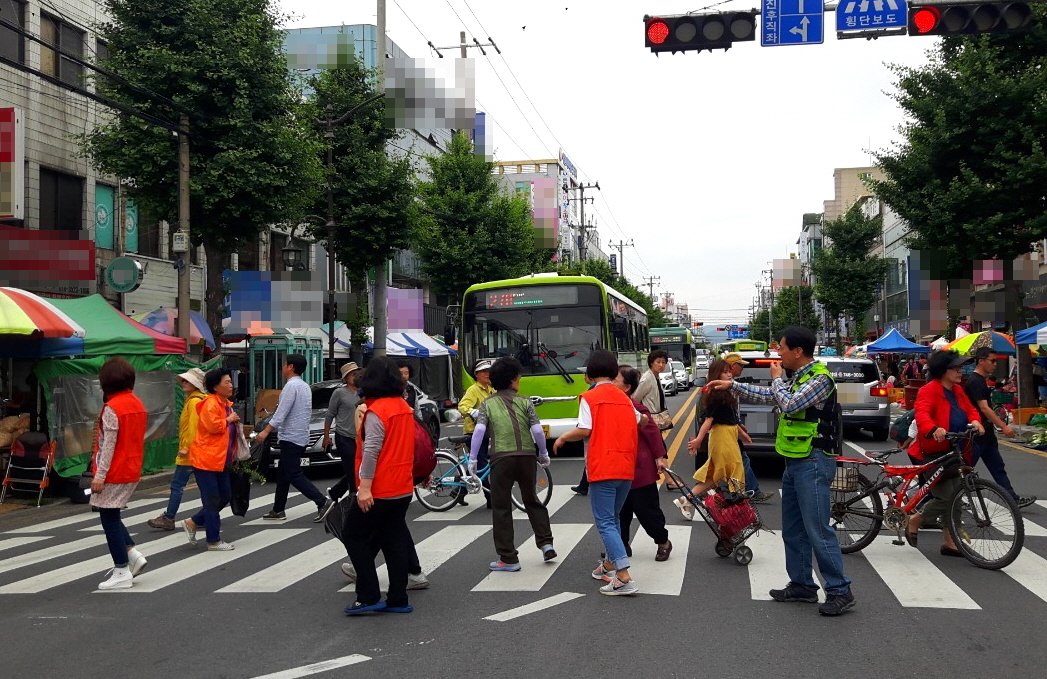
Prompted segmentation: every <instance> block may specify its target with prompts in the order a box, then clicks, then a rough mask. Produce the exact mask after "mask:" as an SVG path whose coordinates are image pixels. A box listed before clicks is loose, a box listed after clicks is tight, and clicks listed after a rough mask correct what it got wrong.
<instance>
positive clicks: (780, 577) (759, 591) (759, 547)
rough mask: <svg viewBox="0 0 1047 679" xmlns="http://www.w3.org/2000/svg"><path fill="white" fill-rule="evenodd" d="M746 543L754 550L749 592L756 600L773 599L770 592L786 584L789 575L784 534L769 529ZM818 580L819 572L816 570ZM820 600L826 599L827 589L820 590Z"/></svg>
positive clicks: (815, 576) (816, 580)
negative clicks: (786, 564)
mask: <svg viewBox="0 0 1047 679" xmlns="http://www.w3.org/2000/svg"><path fill="white" fill-rule="evenodd" d="M745 544H746V545H748V546H749V548H750V549H752V550H753V560H752V561H751V562H750V563H749V565H748V566H747V568H748V570H749V594H750V596H751V597H752V598H753V599H754V600H756V601H771V595H770V594H768V592H770V591H771V590H772V589H780V588H781V587H783V586H785V584H786V582H788V580H789V576H788V575H787V574H786V572H785V546H784V544H783V542H782V536H781V535H779V534H776V533H771V532H769V531H762V532H760V533H757V534H756V535H753V536H752V537H750V538H749V539H748V540H746V541H745ZM813 575H814V581H815V582H818V573H817V572H814V573H813ZM818 600H819V601H825V590H823V589H819V590H818Z"/></svg>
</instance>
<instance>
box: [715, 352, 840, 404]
mask: <svg viewBox="0 0 1047 679" xmlns="http://www.w3.org/2000/svg"><path fill="white" fill-rule="evenodd" d="M813 367H814V361H811V362H810V363H808V364H807V365H805V366H804V367H802V368H800V369H799V370H797V371H796V372H795V373H793V376H792V379H790V380H789V381H788V382H786V381H785V380H784V379H782V378H781V377H778V378H775V380H774V381H773V382H772V383H771V386H769V387H762V386H759V385H756V384H742V383H741V382H737V381H736V382H734V383H732V384H731V389H732V390H733V391H734V393H735V394H737V395H738V397H739V399H741V400H743V401H748V402H749V403H762V404H766V405H770V404H775V405H777V406H778V407H779V408H781V409H782V412H784V413H795V412H799V411H801V410H806V409H807V408H813V407H817V406H819V405H821V404H822V403H823V402H824V401H825V399H827V398H829V394H831V393H832V390H833V388H834V387H835V384H834V383H833V381H832V378H831V377H829V376H828V375H815V376H814V377H812V378H811V379H809V380H807V382H805V383H803V384H802V385H800V388H799V389H797V390H796V391H792V386H793V385H794V384H796V382H797V381H798V380H799V379H800V378H801V377H803V376H804V375H806V374H807V373H809V372H810V371H811V369H812V368H813Z"/></svg>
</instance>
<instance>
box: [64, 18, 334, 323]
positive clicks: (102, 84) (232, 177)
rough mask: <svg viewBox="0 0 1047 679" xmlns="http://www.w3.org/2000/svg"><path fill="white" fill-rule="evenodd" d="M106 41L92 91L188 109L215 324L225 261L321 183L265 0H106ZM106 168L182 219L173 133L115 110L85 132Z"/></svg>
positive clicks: (87, 146) (147, 107)
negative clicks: (106, 72)
mask: <svg viewBox="0 0 1047 679" xmlns="http://www.w3.org/2000/svg"><path fill="white" fill-rule="evenodd" d="M103 5H104V7H105V11H106V13H107V14H108V15H109V16H110V17H111V20H110V21H108V22H106V23H104V24H102V25H101V26H99V27H98V28H97V30H98V37H99V39H100V40H104V41H105V43H106V45H107V47H108V55H109V56H108V57H107V58H106V59H104V60H102V63H101V65H102V66H103V67H105V68H107V69H108V70H110V71H112V72H114V73H115V74H116V75H118V76H120V77H119V78H118V79H110V78H107V77H104V76H99V77H98V78H97V82H96V84H97V88H98V91H99V93H101V94H103V95H104V96H106V97H109V98H111V99H113V100H115V101H117V102H120V103H122V104H126V105H128V106H131V107H134V108H135V109H137V110H139V111H142V112H145V113H147V114H149V115H151V116H154V117H156V118H160V119H163V120H166V121H169V122H177V121H178V120H179V117H180V116H182V115H187V116H188V118H189V126H190V127H189V130H190V132H189V155H190V160H189V167H190V223H191V229H190V234H191V241H192V243H193V245H196V246H199V245H201V244H202V245H203V246H204V250H205V252H206V254H207V281H206V292H205V302H206V305H207V322H208V325H209V326H211V328H212V329H214V330H215V332H216V336H217V334H219V333H220V332H221V308H222V298H223V294H224V291H223V285H222V270H223V269H226V268H228V263H229V256H230V254H231V253H232V252H234V251H235V250H236V249H237V248H238V247H239V246H241V245H243V244H244V243H249V242H253V241H255V240H256V239H257V237H258V234H259V233H260V232H262V231H263V230H265V229H267V228H269V227H270V226H271V225H273V224H279V223H287V222H293V221H294V220H296V219H297V218H299V217H300V216H301V215H302V214H304V213H305V212H306V210H307V208H308V207H309V206H310V205H311V203H312V201H313V196H314V194H315V191H316V190H317V189H318V187H320V186H321V184H322V181H323V174H322V169H321V165H320V162H319V153H318V142H317V140H316V139H315V137H314V136H313V135H312V134H311V132H310V131H309V130H308V128H307V126H306V125H304V124H303V121H302V119H301V117H300V116H299V115H297V114H298V113H299V105H298V102H297V98H296V95H295V94H294V92H293V88H292V85H291V79H290V75H289V71H288V68H287V62H286V60H285V59H284V57H283V56H282V52H281V50H282V42H283V34H282V32H281V31H280V30H279V29H278V28H277V25H278V24H279V23H280V21H281V20H282V17H281V16H280V15H279V14H278V13H277V10H276V9H275V3H274V2H272V1H271V0H172V1H171V2H166V3H163V4H162V5H157V4H156V3H143V2H137V1H135V0H103ZM80 140H81V143H82V146H83V150H84V152H85V154H86V155H87V156H88V157H89V158H90V159H91V162H92V163H93V165H94V166H95V167H96V168H97V169H98V170H99V171H101V172H105V173H110V174H114V175H118V176H121V177H134V178H135V181H136V185H137V189H136V192H135V199H136V200H137V201H138V202H139V204H141V205H142V206H143V207H144V208H146V209H147V210H148V211H149V212H150V213H151V214H153V215H155V216H156V217H157V218H159V219H163V220H166V221H168V222H169V223H172V224H177V221H178V139H177V137H175V136H174V135H172V134H171V131H170V130H169V129H166V128H164V127H161V126H158V125H154V124H152V123H150V122H146V121H143V120H141V119H140V118H137V117H134V116H131V115H129V114H125V113H114V114H113V115H112V116H111V117H109V118H107V119H104V121H103V122H102V123H100V124H99V126H98V127H97V128H95V129H94V130H92V131H90V132H88V133H86V134H85V135H83V136H82V137H81V138H80Z"/></svg>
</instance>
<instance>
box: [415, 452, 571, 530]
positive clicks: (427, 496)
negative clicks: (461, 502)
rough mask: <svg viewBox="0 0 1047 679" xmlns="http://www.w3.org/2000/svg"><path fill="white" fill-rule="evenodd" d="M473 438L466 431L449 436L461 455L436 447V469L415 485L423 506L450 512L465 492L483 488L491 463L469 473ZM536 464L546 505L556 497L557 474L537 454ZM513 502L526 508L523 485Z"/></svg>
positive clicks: (517, 488) (538, 485)
mask: <svg viewBox="0 0 1047 679" xmlns="http://www.w3.org/2000/svg"><path fill="white" fill-rule="evenodd" d="M472 438H473V437H472V436H471V435H469V434H466V435H465V436H451V437H449V438H448V439H447V440H448V441H449V442H450V443H451V445H453V446H454V450H457V451H459V452H458V455H457V456H456V455H455V453H454V450H448V449H446V448H439V449H437V450H436V468H435V469H434V470H433V473H432V474H430V475H429V478H428V479H426V480H425V482H423V483H420V484H418V485H417V486H415V488H414V494H415V497H417V498H418V501H419V502H420V503H421V504H422V506H423V507H425V508H426V509H428V510H430V511H433V512H446V511H447V510H448V509H450V508H451V507H453V506H454V505H455V503H457V502H458V498H460V497H462V496H463V495H465V494H469V495H475V494H477V493H479V492H480V491H481V490H483V482H484V481H485V480H486V479H487V477H488V476H490V475H491V463H490V462H488V463H487V464H486V465H484V466H483V467H482V468H480V469H477V470H476V475H475V476H473V475H472V474H470V473H469V442H470V441H472ZM534 464H535V466H536V467H537V473H536V475H535V491H536V492H537V494H538V499H539V500H541V501H542V504H543V505H546V506H548V504H549V500H550V499H551V498H552V496H553V474H552V472H551V471H550V470H549V468H548V467H542V466H541V465H539V464H538V458H537V457H536V458H535V461H534ZM512 501H513V506H514V507H516V508H517V509H519V510H520V511H524V503H523V498H522V497H521V495H520V486H519V484H513V490H512Z"/></svg>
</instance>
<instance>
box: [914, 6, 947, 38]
mask: <svg viewBox="0 0 1047 679" xmlns="http://www.w3.org/2000/svg"><path fill="white" fill-rule="evenodd" d="M941 20H942V13H941V12H940V11H938V8H937V7H921V8H919V9H918V10H916V11H914V12H913V15H912V26H913V28H915V29H916V32H917V33H919V34H921V35H922V34H925V33H930V32H931V31H933V30H934V29H935V28H937V27H938V22H939V21H941Z"/></svg>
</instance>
